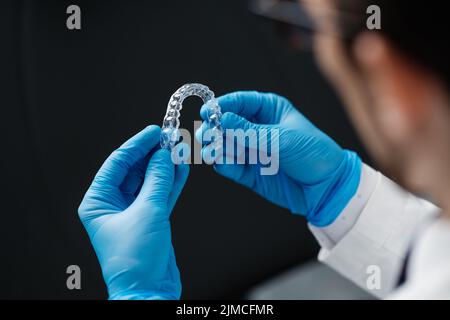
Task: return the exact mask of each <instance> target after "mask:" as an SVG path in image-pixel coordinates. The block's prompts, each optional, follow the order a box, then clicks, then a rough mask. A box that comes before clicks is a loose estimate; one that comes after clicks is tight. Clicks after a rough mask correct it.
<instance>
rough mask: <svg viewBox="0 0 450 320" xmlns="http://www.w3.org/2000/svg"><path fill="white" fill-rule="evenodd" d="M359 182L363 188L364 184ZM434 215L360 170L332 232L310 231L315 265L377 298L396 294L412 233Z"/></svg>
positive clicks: (377, 175)
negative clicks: (316, 243) (353, 192)
mask: <svg viewBox="0 0 450 320" xmlns="http://www.w3.org/2000/svg"><path fill="white" fill-rule="evenodd" d="M363 182H364V183H363ZM438 213H439V209H438V208H437V207H436V206H434V205H432V204H431V203H429V202H427V201H425V200H423V199H420V198H418V197H416V196H414V195H412V194H411V193H408V192H406V191H405V190H403V189H402V188H400V187H399V186H398V185H396V184H395V183H394V182H392V181H391V180H389V179H388V178H386V177H384V176H383V175H382V174H380V173H379V172H376V171H374V170H373V169H371V168H370V167H368V166H366V165H364V168H363V171H362V176H361V182H360V187H359V189H358V191H357V194H356V195H355V197H354V199H352V201H351V202H350V203H349V205H348V206H347V207H346V208H345V209H344V211H343V212H342V213H341V215H340V218H338V220H337V221H336V222H334V223H333V224H332V225H331V226H328V227H326V228H316V227H313V226H310V229H311V231H312V232H313V234H314V236H315V237H316V238H317V239H318V241H319V243H320V245H321V246H322V249H321V251H320V253H319V260H320V261H322V262H324V263H325V264H327V265H328V266H330V267H331V268H333V269H334V270H336V271H337V272H339V273H340V274H342V275H343V276H345V277H347V278H348V279H350V280H352V281H353V282H354V283H356V284H357V285H358V286H360V287H361V288H363V289H364V290H366V291H369V292H371V293H372V294H374V295H375V296H377V297H379V298H383V297H386V295H388V294H389V293H390V292H391V291H392V290H393V289H395V287H396V285H397V283H398V278H399V275H400V272H401V270H402V268H403V264H404V260H405V257H406V255H407V253H408V250H409V249H410V246H411V240H412V237H413V234H414V231H415V230H416V229H417V227H418V226H419V225H421V223H422V222H424V221H425V220H427V219H430V218H432V217H434V216H436V215H437V214H438Z"/></svg>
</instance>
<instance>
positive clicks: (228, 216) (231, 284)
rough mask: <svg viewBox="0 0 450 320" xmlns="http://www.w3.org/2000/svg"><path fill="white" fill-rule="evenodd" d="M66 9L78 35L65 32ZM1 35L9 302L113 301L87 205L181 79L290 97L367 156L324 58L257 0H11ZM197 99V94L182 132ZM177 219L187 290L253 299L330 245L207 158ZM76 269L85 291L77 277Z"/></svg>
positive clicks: (4, 291) (3, 292)
mask: <svg viewBox="0 0 450 320" xmlns="http://www.w3.org/2000/svg"><path fill="white" fill-rule="evenodd" d="M70 4H77V5H79V6H80V7H81V10H82V30H78V31H69V30H68V29H67V28H66V18H67V14H66V8H67V6H68V5H70ZM0 36H1V37H0V41H1V42H0V121H1V129H0V134H1V135H0V137H1V139H2V143H1V149H0V150H1V151H0V152H1V156H0V169H1V177H2V183H1V187H0V192H1V193H0V194H1V203H0V205H1V207H0V227H1V232H0V241H1V242H0V246H1V247H0V253H1V261H0V262H1V265H0V281H1V283H0V298H40V299H42V298H64V299H66V298H68V299H78V298H88V299H100V298H106V297H107V295H106V289H105V286H104V284H103V280H102V277H101V271H100V268H99V265H98V262H97V260H96V257H95V254H94V252H93V250H92V248H91V246H90V243H89V239H88V237H87V234H86V233H85V231H84V229H83V227H82V225H81V223H80V221H79V220H78V216H77V207H78V205H79V203H80V201H81V198H82V196H83V194H84V192H85V191H86V189H87V187H88V186H89V184H90V180H91V179H92V177H93V175H94V174H95V172H96V171H97V169H98V168H99V167H100V165H101V163H102V162H103V160H104V159H105V158H106V157H107V156H108V155H109V153H110V152H111V151H112V150H113V149H114V148H116V147H118V146H119V145H120V144H121V143H122V142H123V141H124V140H126V139H127V138H128V137H130V136H131V135H133V134H134V133H136V132H138V131H139V130H141V129H142V128H143V127H145V126H146V125H148V124H160V122H161V121H162V117H163V115H164V112H165V108H166V104H167V100H168V98H169V97H170V95H171V94H172V93H173V91H175V90H176V89H177V88H178V87H179V86H181V85H182V84H184V83H187V82H200V83H204V84H206V85H208V86H209V87H210V88H211V89H212V90H214V91H215V92H216V94H217V95H221V94H224V93H227V92H230V91H235V90H247V89H255V90H260V91H273V92H277V93H279V94H282V95H285V96H286V97H288V98H289V99H290V100H291V101H293V102H294V104H295V105H296V106H297V107H298V108H299V109H300V110H301V111H302V112H303V113H304V114H305V115H306V116H307V117H309V118H310V119H311V120H312V121H313V122H314V123H315V124H316V125H317V126H318V127H320V128H321V129H322V130H324V131H325V132H327V133H328V134H329V135H331V136H332V137H333V138H335V140H336V141H338V142H339V143H340V144H341V145H342V146H344V147H346V148H351V149H354V150H356V151H358V152H360V153H362V150H361V147H360V144H359V143H358V141H357V139H356V137H355V135H354V132H353V131H352V129H351V127H350V125H349V123H348V120H347V118H346V116H345V114H344V113H343V111H342V108H341V106H340V104H339V102H338V100H337V98H336V97H335V95H334V94H333V92H332V91H331V90H330V88H329V86H328V85H327V83H326V82H325V80H324V79H323V78H322V76H321V75H320V74H319V73H318V71H317V69H316V66H315V64H314V60H313V57H312V55H311V54H309V53H297V52H294V51H292V50H289V49H288V48H286V47H285V46H284V44H283V43H282V42H281V40H280V39H278V38H277V36H276V34H275V33H274V32H273V30H272V28H271V25H268V24H266V23H265V22H263V21H260V20H258V19H257V18H256V17H254V16H252V15H251V14H250V13H249V12H248V10H247V3H246V1H230V0H221V1H211V0H202V1H199V0H196V1H186V0H184V1H130V0H127V1H125V0H123V1H93V0H90V1H62V0H54V1H32V0H28V1H19V0H2V1H0ZM199 106H200V102H199V100H196V99H189V100H188V101H186V103H185V108H184V110H183V116H182V125H184V127H186V128H188V129H191V130H192V122H193V120H195V119H199V116H198V109H199ZM363 158H364V160H367V159H366V158H365V156H363ZM173 230H174V231H173V235H174V239H173V240H174V244H175V250H176V255H177V261H178V265H179V268H180V271H181V274H182V281H183V297H184V298H202V299H209V298H241V297H243V296H244V295H245V292H246V290H248V289H249V288H251V287H252V286H253V285H254V284H257V283H258V282H260V281H262V280H264V279H266V278H267V277H269V276H271V275H274V274H276V273H278V272H280V271H282V270H285V269H286V268H289V267H291V266H293V265H295V264H298V263H301V262H303V261H306V260H309V259H312V258H313V257H314V256H315V254H316V253H317V250H318V247H317V245H316V243H315V241H314V239H313V238H312V236H311V235H310V234H309V232H308V230H307V227H306V223H305V221H304V219H302V218H301V217H297V216H292V215H291V214H289V212H287V211H285V210H283V209H280V208H277V207H276V206H274V205H272V204H270V203H268V202H266V201H265V200H263V199H260V198H259V197H258V196H256V195H255V194H253V193H252V192H251V191H249V190H247V189H244V188H243V187H241V186H238V185H236V184H233V183H231V182H229V181H227V180H225V179H224V178H222V177H220V176H218V175H216V174H214V172H213V170H212V168H210V167H208V166H206V165H201V166H200V165H196V166H194V167H193V168H192V171H191V175H190V178H189V181H188V183H187V185H186V187H185V191H184V193H183V194H182V196H181V197H180V199H179V201H178V204H177V206H176V208H175V210H174V212H173ZM71 264H77V265H79V266H80V267H81V270H82V290H79V291H76V290H75V291H69V290H68V289H67V288H66V277H67V275H66V273H65V270H66V267H67V266H68V265H71Z"/></svg>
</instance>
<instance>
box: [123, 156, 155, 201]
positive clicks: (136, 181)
mask: <svg viewBox="0 0 450 320" xmlns="http://www.w3.org/2000/svg"><path fill="white" fill-rule="evenodd" d="M151 155H152V152H150V153H149V154H148V155H146V156H145V157H144V158H143V159H141V160H139V161H138V162H137V163H136V164H135V165H134V166H133V167H131V169H130V171H129V172H128V175H127V176H126V177H125V179H124V181H123V182H122V184H121V185H120V191H122V193H123V194H128V195H130V196H135V195H136V193H137V191H138V190H139V189H140V188H141V186H142V183H143V182H144V177H145V171H146V170H147V165H148V162H149V161H150V157H151Z"/></svg>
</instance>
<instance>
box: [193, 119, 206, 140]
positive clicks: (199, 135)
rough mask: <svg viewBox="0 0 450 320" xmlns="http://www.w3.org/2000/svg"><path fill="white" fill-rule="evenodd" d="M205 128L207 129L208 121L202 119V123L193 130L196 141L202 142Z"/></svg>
mask: <svg viewBox="0 0 450 320" xmlns="http://www.w3.org/2000/svg"><path fill="white" fill-rule="evenodd" d="M207 129H209V125H208V122H206V121H203V122H202V125H201V126H200V127H199V128H198V129H197V130H196V131H195V139H196V140H197V142H199V143H201V144H204V141H203V135H204V133H205V131H206V130H207Z"/></svg>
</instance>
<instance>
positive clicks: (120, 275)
mask: <svg viewBox="0 0 450 320" xmlns="http://www.w3.org/2000/svg"><path fill="white" fill-rule="evenodd" d="M160 132H161V129H160V128H159V127H158V126H149V127H147V128H145V129H144V130H142V131H141V132H139V133H138V134H137V135H135V136H134V137H133V138H131V139H130V140H128V141H127V142H125V144H123V145H122V146H121V147H120V148H119V149H117V150H116V151H114V152H113V153H112V154H111V155H110V157H109V158H108V159H107V160H106V161H105V163H104V164H103V166H102V167H101V168H100V170H99V172H98V173H97V175H96V176H95V178H94V181H93V182H92V184H91V186H90V188H89V190H88V191H87V193H86V195H85V196H84V199H83V201H82V202H81V205H80V208H79V209H78V212H79V215H80V218H81V221H82V222H83V225H84V227H85V228H86V230H87V232H88V234H89V238H90V239H91V242H92V245H93V247H94V249H95V252H96V254H97V257H98V260H99V262H100V266H101V268H102V272H103V277H104V279H105V282H106V285H107V288H108V293H109V297H110V299H179V298H180V294H181V282H180V274H179V271H178V268H177V265H176V261H175V255H174V250H173V247H172V241H171V231H170V221H169V216H170V213H171V211H172V209H173V207H174V205H175V202H176V200H177V198H178V196H179V195H180V192H181V190H182V189H183V186H184V184H185V182H186V179H187V176H188V174H189V167H188V166H187V165H185V164H182V165H177V166H175V165H174V164H173V163H172V160H171V156H170V152H169V151H167V150H162V149H159V136H160Z"/></svg>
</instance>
